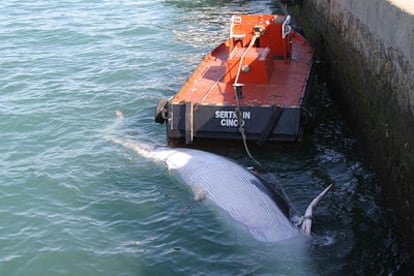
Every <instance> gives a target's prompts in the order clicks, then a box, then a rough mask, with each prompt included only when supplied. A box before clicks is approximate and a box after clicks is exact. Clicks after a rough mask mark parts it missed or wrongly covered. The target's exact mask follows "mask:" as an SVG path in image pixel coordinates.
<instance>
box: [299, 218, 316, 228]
mask: <svg viewBox="0 0 414 276" xmlns="http://www.w3.org/2000/svg"><path fill="white" fill-rule="evenodd" d="M307 219H310V220H312V219H313V217H312V216H301V217H299V218H297V221H296V223H295V226H296V227H299V226H301V225H302V223H303V222H304V221H305V220H307Z"/></svg>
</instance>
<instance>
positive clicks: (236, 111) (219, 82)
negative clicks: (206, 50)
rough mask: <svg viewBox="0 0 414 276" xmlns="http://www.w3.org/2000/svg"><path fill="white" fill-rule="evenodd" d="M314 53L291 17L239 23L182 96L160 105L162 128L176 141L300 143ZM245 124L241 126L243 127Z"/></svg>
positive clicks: (244, 18)
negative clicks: (294, 26) (234, 140)
mask: <svg viewBox="0 0 414 276" xmlns="http://www.w3.org/2000/svg"><path fill="white" fill-rule="evenodd" d="M311 72H312V49H311V47H310V45H309V43H308V42H307V41H306V40H305V39H304V37H303V36H301V35H300V34H299V33H297V32H296V31H295V30H293V28H292V27H291V26H290V16H289V15H287V16H286V15H264V14H258V15H234V16H233V17H232V18H231V31H230V38H229V39H228V40H227V41H225V42H224V43H222V44H221V45H219V46H218V47H217V48H216V49H214V50H213V51H212V52H211V53H210V54H209V55H208V56H207V57H206V58H205V59H204V60H203V61H202V62H201V64H200V65H199V67H198V68H197V69H196V70H195V72H194V73H193V75H192V76H191V77H190V78H189V79H188V81H187V82H186V83H185V85H184V86H183V87H182V88H181V90H180V91H179V92H178V93H177V94H176V95H175V96H173V97H172V98H170V99H161V100H160V102H159V103H158V106H157V110H156V112H155V121H156V122H157V123H161V124H163V123H165V122H166V123H167V137H168V140H169V141H179V142H180V141H185V143H186V144H192V143H194V141H195V140H197V139H226V140H227V139H236V140H241V139H244V140H245V141H255V142H256V143H257V144H259V145H263V144H264V143H266V142H278V141H284V142H296V141H299V140H301V138H302V137H303V133H304V129H305V126H306V124H307V123H308V122H309V118H310V117H309V116H311V114H310V113H309V112H308V110H307V109H306V108H305V104H306V99H307V96H308V91H309V90H310V89H309V87H308V84H309V83H310V82H308V80H309V78H310V75H311ZM239 122H241V123H239Z"/></svg>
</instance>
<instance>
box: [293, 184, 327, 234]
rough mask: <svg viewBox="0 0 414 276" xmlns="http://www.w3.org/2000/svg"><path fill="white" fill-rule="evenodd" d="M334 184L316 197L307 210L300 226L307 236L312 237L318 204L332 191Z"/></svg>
mask: <svg viewBox="0 0 414 276" xmlns="http://www.w3.org/2000/svg"><path fill="white" fill-rule="evenodd" d="M332 187H333V184H331V185H329V186H328V187H327V188H326V189H325V190H323V191H322V192H321V193H320V194H319V195H318V196H317V197H315V198H314V199H313V200H312V202H311V203H310V204H309V206H308V208H306V211H305V215H304V216H303V217H302V218H301V219H300V221H299V223H298V225H300V227H301V229H302V231H303V232H304V233H305V235H308V236H310V235H311V231H312V214H313V209H314V208H315V207H316V205H318V203H319V202H320V201H321V200H322V198H324V197H325V195H326V194H327V193H328V192H329V191H330V190H331V189H332Z"/></svg>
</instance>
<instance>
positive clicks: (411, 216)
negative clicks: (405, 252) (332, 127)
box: [297, 0, 414, 253]
mask: <svg viewBox="0 0 414 276" xmlns="http://www.w3.org/2000/svg"><path fill="white" fill-rule="evenodd" d="M407 2H410V3H407ZM298 13H299V14H298V16H297V17H298V18H297V19H298V21H299V23H300V25H302V27H303V28H304V30H305V33H306V36H307V38H308V39H309V40H310V41H311V43H312V44H313V47H314V49H315V52H316V58H319V59H322V60H323V63H324V64H325V65H326V67H325V69H327V70H325V72H326V74H325V75H326V79H327V80H328V84H329V86H330V90H331V91H333V94H334V96H335V97H336V98H337V100H339V102H340V103H341V104H342V106H343V107H344V112H345V113H346V115H347V116H348V119H349V120H350V123H351V126H353V127H354V129H355V130H356V131H357V132H358V134H359V136H360V138H361V141H362V145H363V149H364V150H365V154H366V155H367V156H368V157H370V160H371V161H372V164H373V165H374V167H375V169H376V171H377V175H378V178H379V180H380V182H381V184H382V191H383V192H384V195H385V197H386V200H387V205H388V206H389V207H391V209H392V210H393V211H394V212H393V214H394V216H395V222H396V226H397V227H398V228H399V229H398V230H399V231H400V233H401V234H402V237H403V241H404V243H406V244H407V245H408V249H409V250H410V248H411V250H410V251H411V253H412V252H414V2H413V1H404V0H363V1H361V0H306V1H303V6H302V7H301V8H300V10H299V11H298Z"/></svg>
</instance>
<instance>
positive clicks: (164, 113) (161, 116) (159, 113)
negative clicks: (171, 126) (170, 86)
mask: <svg viewBox="0 0 414 276" xmlns="http://www.w3.org/2000/svg"><path fill="white" fill-rule="evenodd" d="M167 105H168V99H166V98H162V99H161V100H160V101H159V102H158V105H157V109H156V110H155V115H154V120H155V122H156V123H159V124H163V123H165V121H167V119H168V108H167Z"/></svg>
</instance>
